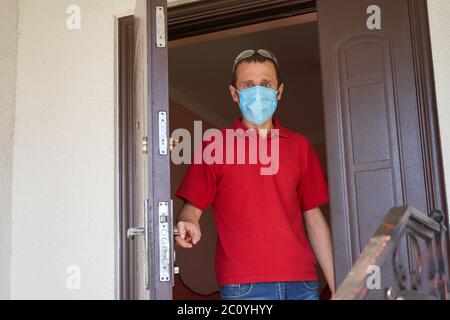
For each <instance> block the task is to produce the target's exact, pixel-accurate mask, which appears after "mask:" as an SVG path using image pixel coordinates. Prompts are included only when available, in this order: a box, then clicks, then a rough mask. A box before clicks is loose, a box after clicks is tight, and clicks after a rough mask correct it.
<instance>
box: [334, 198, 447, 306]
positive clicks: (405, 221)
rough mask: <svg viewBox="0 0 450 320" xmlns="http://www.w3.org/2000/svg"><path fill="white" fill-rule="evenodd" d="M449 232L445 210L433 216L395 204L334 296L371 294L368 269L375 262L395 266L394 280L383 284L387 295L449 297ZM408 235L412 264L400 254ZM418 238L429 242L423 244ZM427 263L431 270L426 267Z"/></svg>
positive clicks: (345, 297)
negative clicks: (447, 233) (386, 284)
mask: <svg viewBox="0 0 450 320" xmlns="http://www.w3.org/2000/svg"><path fill="white" fill-rule="evenodd" d="M445 232H446V227H445V226H444V214H443V213H442V212H441V211H439V210H434V211H433V212H432V213H431V215H430V217H429V216H427V215H425V214H423V213H421V212H419V211H418V210H417V209H414V208H412V207H409V206H403V207H395V208H392V209H391V210H389V212H388V213H387V214H386V216H385V217H384V219H383V221H382V222H381V224H380V225H379V227H378V229H377V231H376V232H375V234H374V235H373V236H372V238H371V239H370V241H369V243H368V245H367V246H366V247H365V249H364V250H363V252H362V253H361V255H360V256H359V257H358V259H357V260H356V262H355V264H354V265H353V267H352V269H351V270H350V272H349V273H348V274H347V276H346V278H345V279H344V281H343V282H342V284H341V285H340V286H339V288H338V290H337V292H336V295H335V298H334V299H335V300H361V299H365V298H367V296H368V294H369V291H370V289H369V286H368V282H367V281H368V279H369V277H370V276H371V274H370V272H368V270H370V269H371V268H372V269H373V266H375V267H377V268H380V269H381V268H383V266H384V267H386V268H393V270H392V271H393V275H394V281H393V282H394V283H390V284H389V285H388V286H385V287H384V288H380V289H382V290H384V298H386V299H390V300H417V299H423V300H428V299H439V300H447V299H448V283H447V280H448V279H447V270H448V269H447V256H446V252H447V251H446V241H445ZM404 239H407V241H406V247H407V248H408V249H407V250H408V252H410V254H409V255H408V256H409V260H408V259H407V260H408V261H409V262H408V267H405V266H404V265H405V263H404V259H403V262H402V261H401V257H400V254H399V251H401V250H399V249H400V248H401V247H402V246H403V244H405V242H404ZM418 239H420V240H422V241H423V242H424V244H425V245H424V246H422V247H421V246H420V245H419V240H418ZM421 249H424V250H421ZM422 251H425V255H423V254H422ZM423 256H425V258H426V260H425V261H424V259H423ZM390 259H392V260H390ZM424 263H425V265H426V266H427V270H424ZM425 282H426V285H424V283H425Z"/></svg>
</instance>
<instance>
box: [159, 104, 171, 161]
mask: <svg viewBox="0 0 450 320" xmlns="http://www.w3.org/2000/svg"><path fill="white" fill-rule="evenodd" d="M158 124H159V154H160V155H163V156H165V155H167V146H168V143H169V142H168V140H167V112H165V111H160V112H159V113H158Z"/></svg>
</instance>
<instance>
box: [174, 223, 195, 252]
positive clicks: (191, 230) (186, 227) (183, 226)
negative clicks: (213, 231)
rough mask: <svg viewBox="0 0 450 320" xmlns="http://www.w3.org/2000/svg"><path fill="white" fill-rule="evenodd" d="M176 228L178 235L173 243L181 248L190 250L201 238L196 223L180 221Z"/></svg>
mask: <svg viewBox="0 0 450 320" xmlns="http://www.w3.org/2000/svg"><path fill="white" fill-rule="evenodd" d="M177 228H178V231H179V232H180V235H177V236H176V237H175V241H176V244H177V245H178V246H180V247H182V248H192V247H193V246H194V245H196V244H197V243H198V242H199V241H200V238H201V237H202V233H201V231H200V225H199V224H198V223H193V222H186V221H180V222H178V223H177Z"/></svg>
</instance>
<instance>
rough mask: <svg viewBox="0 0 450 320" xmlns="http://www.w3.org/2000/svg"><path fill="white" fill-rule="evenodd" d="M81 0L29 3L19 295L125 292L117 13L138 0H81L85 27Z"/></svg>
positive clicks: (19, 124) (15, 247) (24, 38)
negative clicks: (74, 273)
mask: <svg viewBox="0 0 450 320" xmlns="http://www.w3.org/2000/svg"><path fill="white" fill-rule="evenodd" d="M2 1H5V0H2ZM71 4H74V2H73V1H70V0H69V1H67V0H58V1H55V0H39V1H35V0H20V1H19V38H18V68H17V96H16V109H15V119H16V121H15V135H14V139H15V141H14V142H15V144H14V160H13V161H14V169H13V193H12V194H13V197H12V199H13V209H12V212H13V214H12V261H11V270H12V273H11V297H12V298H13V299H35V298H39V299H53V298H58V299H78V298H83V299H94V298H95V299H114V298H116V297H117V265H116V262H117V261H118V259H117V256H116V255H117V241H116V237H117V228H118V224H117V221H118V218H117V176H116V173H117V159H116V155H117V130H116V128H117V123H116V121H117V99H116V94H117V90H116V89H117V88H116V79H117V76H116V73H117V68H116V62H117V59H116V41H117V37H116V30H117V26H116V23H117V21H116V17H117V16H118V15H126V14H130V13H132V12H133V8H134V1H126V0H96V1H92V0H77V1H76V4H77V5H78V6H79V7H80V8H81V19H82V20H81V23H82V24H81V27H82V28H81V30H75V31H70V30H68V29H67V28H66V19H67V18H68V15H67V14H66V9H67V7H68V6H69V5H71ZM72 265H75V266H78V267H79V268H80V269H79V270H80V271H81V289H80V290H69V289H68V287H67V285H66V284H67V280H68V277H69V275H68V274H66V271H67V268H68V267H69V266H72Z"/></svg>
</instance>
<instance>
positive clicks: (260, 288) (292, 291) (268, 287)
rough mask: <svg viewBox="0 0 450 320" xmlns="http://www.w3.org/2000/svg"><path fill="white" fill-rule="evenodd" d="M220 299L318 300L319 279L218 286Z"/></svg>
mask: <svg viewBox="0 0 450 320" xmlns="http://www.w3.org/2000/svg"><path fill="white" fill-rule="evenodd" d="M220 296H221V298H222V300H319V281H297V282H257V283H245V284H226V285H223V286H221V287H220Z"/></svg>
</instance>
